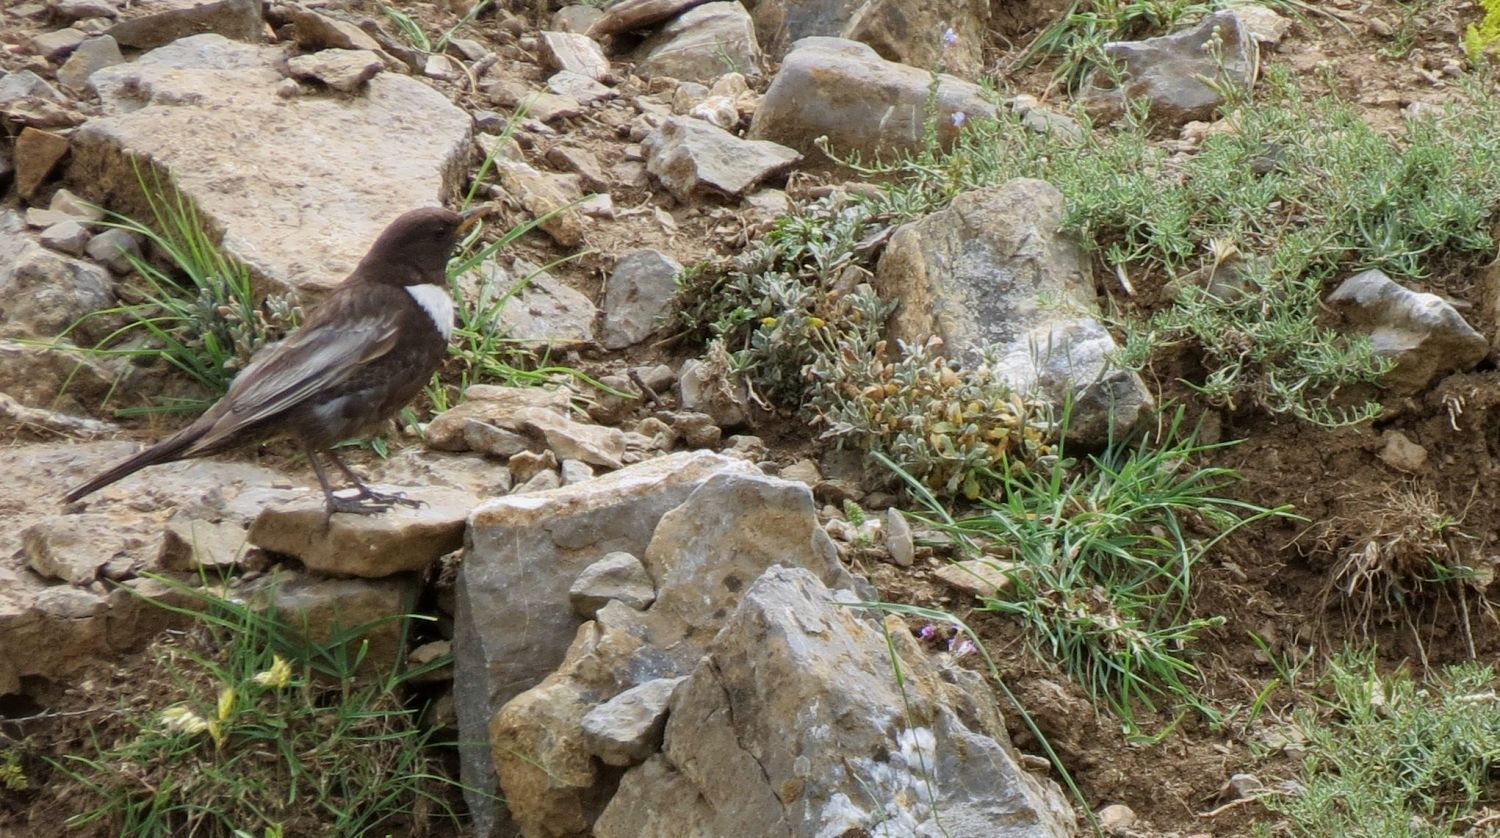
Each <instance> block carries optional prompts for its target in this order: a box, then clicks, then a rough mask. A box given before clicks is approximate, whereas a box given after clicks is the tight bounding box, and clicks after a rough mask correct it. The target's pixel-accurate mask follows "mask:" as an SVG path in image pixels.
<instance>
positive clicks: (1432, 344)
mask: <svg viewBox="0 0 1500 838" xmlns="http://www.w3.org/2000/svg"><path fill="white" fill-rule="evenodd" d="M1328 304H1329V305H1330V306H1332V307H1333V309H1334V310H1335V311H1338V312H1339V313H1340V314H1342V315H1343V316H1344V318H1345V320H1346V321H1348V322H1349V323H1351V324H1352V325H1353V326H1354V327H1355V328H1356V329H1359V330H1361V331H1363V332H1365V333H1366V334H1368V335H1369V337H1370V342H1371V343H1372V344H1373V345H1374V347H1375V353H1376V354H1377V355H1381V356H1384V357H1387V358H1390V359H1392V360H1394V361H1395V362H1396V366H1395V368H1394V369H1392V370H1391V371H1390V372H1388V373H1386V375H1385V378H1384V379H1382V380H1383V381H1384V383H1385V384H1386V385H1387V386H1389V387H1391V388H1392V389H1393V390H1395V391H1396V392H1398V393H1401V394H1403V395H1411V394H1414V393H1418V392H1421V391H1422V390H1425V389H1426V388H1427V387H1428V386H1429V385H1431V384H1433V383H1434V382H1436V381H1437V380H1438V379H1440V378H1443V377H1445V376H1447V375H1449V374H1451V373H1455V372H1461V371H1464V370H1469V369H1473V367H1474V365H1475V364H1478V363H1479V362H1480V361H1482V360H1484V357H1485V355H1487V354H1488V353H1489V342H1488V341H1486V340H1485V339H1484V335H1482V334H1480V333H1479V332H1478V331H1477V330H1475V329H1474V327H1473V326H1470V325H1469V323H1468V321H1467V320H1464V318H1463V315H1461V314H1459V313H1458V311H1457V310H1456V309H1454V308H1453V306H1451V305H1449V304H1448V302H1447V301H1446V300H1444V299H1443V298H1442V297H1439V296H1437V295H1436V294H1423V293H1421V292H1419V291H1412V290H1411V289H1409V288H1405V287H1403V286H1402V285H1400V284H1399V283H1397V282H1395V281H1393V280H1392V279H1391V278H1390V277H1388V276H1386V275H1385V274H1384V273H1382V272H1380V271H1378V270H1369V271H1364V272H1363V273H1358V274H1355V275H1354V276H1351V277H1349V278H1348V279H1346V280H1344V281H1343V282H1342V283H1340V284H1339V287H1338V288H1336V289H1334V291H1333V293H1332V294H1329V295H1328Z"/></svg>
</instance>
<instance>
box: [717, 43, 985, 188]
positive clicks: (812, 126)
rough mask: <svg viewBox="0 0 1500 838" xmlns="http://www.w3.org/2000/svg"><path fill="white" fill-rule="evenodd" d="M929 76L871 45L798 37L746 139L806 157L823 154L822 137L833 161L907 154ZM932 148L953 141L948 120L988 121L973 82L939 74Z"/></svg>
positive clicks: (922, 129)
mask: <svg viewBox="0 0 1500 838" xmlns="http://www.w3.org/2000/svg"><path fill="white" fill-rule="evenodd" d="M931 86H932V73H931V72H929V71H927V70H923V69H920V68H917V67H912V66H909V65H906V64H897V63H895V62H893V61H887V60H885V59H884V58H881V57H880V55H879V54H878V53H876V52H875V50H874V49H872V48H871V47H869V46H867V45H865V44H861V43H857V42H855V41H848V40H843V39H839V38H804V39H802V40H801V41H798V42H797V43H795V44H793V45H792V50H791V52H789V53H787V56H786V59H785V60H784V61H783V62H782V64H781V69H780V70H779V71H778V72H777V73H776V77H775V78H774V79H772V81H771V87H770V88H769V89H768V90H767V91H766V96H765V99H764V100H763V101H762V102H761V104H760V107H759V108H757V109H756V111H755V116H754V118H753V119H752V120H751V122H750V132H749V134H748V135H747V136H749V137H750V138H751V139H755V140H770V141H772V142H775V143H780V144H781V145H784V146H790V147H791V148H794V149H797V150H798V151H800V152H802V153H803V154H806V155H808V157H809V158H811V159H824V158H825V155H824V154H823V153H822V152H821V151H820V150H819V149H818V147H817V144H816V143H815V142H814V141H815V140H817V139H818V138H819V137H824V136H826V137H827V138H828V144H829V146H830V147H831V150H832V151H833V152H834V153H835V154H838V155H848V154H850V153H852V152H858V153H859V154H862V155H865V156H866V157H868V156H871V155H878V154H891V153H893V152H912V151H917V150H919V149H920V148H921V147H922V143H923V141H924V138H925V136H926V125H927V113H928V102H929V99H930V98H931V91H930V88H931ZM936 107H937V129H938V142H939V144H941V145H942V146H943V147H945V148H946V147H948V146H950V145H952V143H953V141H954V139H955V138H957V136H958V127H957V125H956V124H955V121H954V114H957V113H963V114H964V115H965V118H967V119H975V118H979V117H993V116H994V115H995V113H996V109H995V106H994V105H993V104H991V103H990V102H989V101H988V100H987V99H986V98H985V95H984V91H983V90H982V89H981V88H980V87H979V85H977V84H973V83H970V82H966V81H964V80H962V79H959V78H955V77H954V76H950V75H946V74H943V75H940V76H939V77H938V86H937V98H936Z"/></svg>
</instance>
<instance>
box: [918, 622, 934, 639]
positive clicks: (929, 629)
mask: <svg viewBox="0 0 1500 838" xmlns="http://www.w3.org/2000/svg"><path fill="white" fill-rule="evenodd" d="M937 630H938V629H937V626H936V625H935V624H933V623H928V624H927V625H925V626H922V627H921V628H919V629H917V636H918V637H920V638H922V639H923V640H928V641H930V640H932V639H933V638H935V637H937Z"/></svg>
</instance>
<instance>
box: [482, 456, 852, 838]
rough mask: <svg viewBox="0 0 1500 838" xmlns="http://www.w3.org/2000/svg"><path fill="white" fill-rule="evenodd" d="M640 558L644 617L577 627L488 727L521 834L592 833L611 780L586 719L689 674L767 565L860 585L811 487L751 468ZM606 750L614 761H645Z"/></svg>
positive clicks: (674, 524) (700, 498)
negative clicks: (549, 664) (542, 676)
mask: <svg viewBox="0 0 1500 838" xmlns="http://www.w3.org/2000/svg"><path fill="white" fill-rule="evenodd" d="M642 561H643V563H644V564H645V566H646V570H647V572H648V573H649V574H650V575H651V578H652V579H653V580H655V581H656V584H657V596H656V600H655V602H653V603H652V604H651V606H650V607H649V608H647V609H646V610H645V611H636V610H634V609H632V608H630V607H628V606H626V605H624V604H621V603H618V602H611V603H609V604H607V605H605V606H604V607H603V608H601V609H600V610H599V612H598V614H597V615H596V617H595V619H594V621H593V622H591V623H587V624H585V625H583V626H582V627H581V628H580V629H579V630H578V633H577V636H576V638H575V640H574V641H573V644H572V646H571V647H570V648H569V649H568V653H567V657H566V658H565V659H564V661H563V663H562V665H561V667H559V668H558V670H557V671H556V672H554V673H553V674H552V675H550V676H548V677H547V678H546V680H544V681H542V683H540V684H538V685H537V686H536V687H534V688H532V689H530V690H528V691H526V692H525V693H522V694H521V695H518V696H516V698H514V699H513V700H511V701H510V702H509V703H508V704H506V705H505V706H504V707H503V708H502V709H501V710H500V712H499V713H497V714H496V715H495V716H494V718H493V720H492V721H491V723H490V726H489V733H490V745H491V749H492V756H493V758H494V760H495V765H496V768H497V770H498V773H499V777H500V785H501V789H502V791H503V793H504V794H503V796H504V798H505V800H506V803H507V806H508V807H509V808H510V812H511V814H512V816H513V817H514V818H515V820H516V823H517V824H518V825H519V826H520V827H521V830H522V832H523V833H524V834H528V835H531V834H537V835H540V834H549V835H559V836H562V835H570V836H571V835H576V836H583V835H586V834H588V830H589V828H590V825H591V824H592V823H593V821H594V820H595V818H596V817H597V816H598V814H599V812H600V809H601V807H602V806H603V804H604V802H605V801H607V799H608V798H609V795H610V794H611V792H612V790H613V780H612V777H611V776H610V774H609V773H608V772H605V771H602V770H601V769H600V766H599V763H598V761H597V760H596V759H595V755H596V751H597V750H598V749H600V748H601V742H600V741H599V740H598V738H597V737H595V736H591V735H589V734H586V733H585V726H584V719H585V718H587V717H588V715H589V714H590V713H593V712H595V711H596V709H597V708H598V707H599V706H601V705H603V704H605V703H606V702H608V701H609V700H610V699H612V698H614V697H616V696H618V695H620V694H621V693H624V692H625V691H627V690H629V689H630V688H632V687H637V686H640V685H641V684H644V683H646V682H648V681H653V680H657V679H663V678H676V677H680V676H683V675H687V674H688V673H690V672H691V671H692V670H693V669H694V667H696V666H697V664H698V661H699V660H700V658H701V657H702V655H703V653H704V651H705V650H706V649H707V648H708V645H709V643H710V642H711V641H712V638H713V637H714V635H715V634H716V633H717V632H718V630H719V628H720V626H721V625H723V622H724V620H725V618H726V617H728V615H729V614H731V613H732V612H733V611H734V608H735V606H736V604H737V603H738V602H739V600H740V597H741V596H743V595H744V592H745V591H746V590H747V589H748V588H749V586H750V584H751V583H752V582H753V581H754V580H755V579H756V578H758V577H759V576H760V574H762V573H763V572H765V570H766V568H768V567H771V566H772V565H776V564H778V563H785V564H788V565H791V566H796V567H802V568H806V569H807V570H809V571H811V572H812V574H813V575H814V576H815V577H816V578H818V579H822V580H824V581H826V582H828V583H830V584H834V585H836V586H838V587H841V588H852V587H854V586H855V585H856V582H855V580H854V579H853V578H852V577H851V576H849V574H848V573H847V572H846V571H845V570H844V569H843V567H842V565H840V563H839V560H838V551H837V549H836V548H835V547H834V544H833V542H832V541H831V540H830V539H829V538H828V535H827V534H826V533H825V532H823V528H822V527H821V526H819V524H818V520H817V514H816V511H815V506H814V504H813V498H812V493H811V492H810V491H809V490H808V489H807V487H806V486H803V485H802V484H800V483H793V482H791V481H787V480H781V479H778V478H773V477H767V476H765V475H762V474H759V473H753V472H752V473H747V472H743V471H741V472H725V473H719V474H716V475H714V476H712V477H709V478H708V479H707V480H705V481H704V482H703V483H702V484H701V485H700V486H698V487H697V488H696V489H695V490H694V491H693V492H692V493H691V494H690V495H689V496H688V497H687V499H686V500H684V501H683V502H682V503H681V505H679V506H677V507H676V508H675V509H673V510H671V511H670V512H668V513H666V514H665V515H663V516H662V517H661V519H660V522H659V523H658V524H657V525H656V528H655V532H654V533H653V534H652V536H651V543H650V545H649V546H648V547H647V548H646V551H645V553H644V555H643V559H642ZM599 712H601V713H603V712H605V711H599ZM596 721H597V717H596ZM668 724H669V725H670V721H669V722H668ZM595 732H596V733H597V730H596V731H595ZM605 750H607V751H608V752H609V753H610V756H611V758H612V759H613V758H616V757H619V758H629V759H631V760H636V761H638V760H639V758H640V757H641V756H642V755H643V754H642V752H641V751H639V750H636V751H633V752H631V753H629V754H627V753H621V752H617V751H615V750H614V749H613V748H605ZM738 834H747V835H758V834H761V833H760V832H758V831H756V830H753V829H751V830H750V831H747V832H743V833H738Z"/></svg>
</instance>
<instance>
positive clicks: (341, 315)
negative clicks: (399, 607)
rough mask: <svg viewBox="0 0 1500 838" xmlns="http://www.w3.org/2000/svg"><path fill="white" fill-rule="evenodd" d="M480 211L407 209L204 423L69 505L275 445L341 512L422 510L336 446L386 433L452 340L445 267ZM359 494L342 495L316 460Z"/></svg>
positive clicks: (133, 460) (329, 508)
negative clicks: (203, 460) (146, 471)
mask: <svg viewBox="0 0 1500 838" xmlns="http://www.w3.org/2000/svg"><path fill="white" fill-rule="evenodd" d="M482 215H483V210H481V209H475V210H469V211H467V212H462V213H460V212H453V211H450V210H447V209H443V208H441V207H424V208H421V209H415V210H411V211H410V212H407V213H405V214H403V215H401V216H400V217H398V218H397V219H396V220H395V221H392V222H391V223H390V225H389V226H387V227H386V228H385V230H384V231H383V232H382V233H381V234H380V236H379V237H378V238H376V240H375V243H374V244H373V245H371V247H370V250H369V252H367V253H366V254H365V256H364V258H363V259H361V260H360V262H359V264H358V266H356V267H355V269H354V271H353V273H351V274H349V276H348V277H347V278H345V279H344V281H343V282H341V283H339V284H338V285H337V286H335V287H334V289H333V290H332V291H331V292H330V293H329V294H328V296H327V297H326V298H324V300H323V301H322V302H321V303H319V304H318V305H317V306H316V307H315V308H313V310H312V311H311V312H309V314H308V315H307V318H306V320H305V321H304V322H303V323H302V325H301V327H300V328H299V329H297V330H296V331H294V332H292V333H291V334H290V335H288V336H287V337H286V338H285V339H284V340H282V341H280V342H278V343H274V344H270V345H267V346H265V347H262V348H261V349H260V350H258V351H257V352H256V353H255V354H254V355H253V356H251V358H250V361H249V363H248V364H246V366H245V369H244V370H243V371H241V372H240V374H239V375H237V376H236V377H235V378H234V380H233V381H232V382H231V383H230V385H229V390H228V392H227V393H225V394H224V397H223V398H221V399H219V401H218V402H216V403H215V404H214V405H213V406H212V407H210V408H209V409H208V410H207V411H205V412H204V413H203V415H202V416H200V417H198V419H197V420H196V421H194V422H193V423H192V424H190V425H188V426H187V427H185V428H183V429H182V430H180V431H178V432H177V433H175V434H173V435H171V436H169V437H167V438H166V439H164V440H162V441H160V442H158V443H156V444H155V445H152V446H149V447H148V448H146V449H144V450H142V451H140V452H139V453H137V454H136V455H134V456H132V457H130V458H129V459H127V460H125V461H124V462H121V463H119V464H118V465H116V466H114V467H113V468H110V469H109V470H107V471H105V472H104V473H103V474H100V475H99V476H97V477H95V478H93V479H92V480H89V481H88V482H87V483H84V484H82V485H80V486H78V487H76V488H74V489H71V490H69V491H68V492H67V494H65V495H64V496H63V498H64V500H65V501H66V502H67V503H72V502H74V501H77V500H79V499H80V498H83V497H84V496H86V495H89V494H91V493H93V492H96V491H98V490H99V489H102V488H104V487H105V486H108V485H109V484H111V483H114V482H115V481H117V480H121V479H123V478H125V477H127V476H129V475H131V474H134V473H135V472H137V471H139V470H141V469H143V468H146V467H147V466H153V465H159V464H161V463H169V462H174V461H177V460H183V459H188V458H192V457H201V456H205V455H208V454H216V453H219V452H222V451H226V450H228V449H231V448H237V447H239V446H242V445H247V444H250V443H254V442H260V441H264V440H267V439H270V438H274V437H282V436H284V437H291V438H292V439H294V440H296V441H297V442H298V443H300V444H301V446H302V450H303V452H304V453H305V454H306V456H307V458H308V460H309V461H310V462H311V463H312V468H313V472H314V473H315V474H316V475H317V477H318V484H319V485H320V486H321V487H322V489H323V498H324V503H325V507H324V508H325V512H324V522H325V524H326V523H327V522H328V520H329V519H330V518H331V517H332V515H333V514H334V513H336V512H347V513H352V514H359V515H372V514H378V513H381V512H384V511H386V510H388V509H390V508H392V507H393V506H395V505H397V504H400V505H403V506H419V505H420V502H417V501H413V500H410V499H408V498H406V497H405V496H403V495H401V494H398V493H389V494H387V493H383V492H376V491H375V490H373V489H371V488H370V487H369V486H368V485H366V484H365V482H364V481H363V480H361V479H360V477H359V475H357V474H355V472H354V470H353V469H351V468H350V467H349V466H348V464H346V463H345V462H344V461H343V460H342V459H340V458H339V456H338V454H336V453H335V452H334V451H333V446H335V445H337V444H338V443H340V442H343V441H345V440H348V439H353V438H357V437H360V436H363V435H366V434H368V433H370V432H371V431H373V430H376V429H378V428H379V427H380V426H381V424H383V423H384V422H385V421H386V420H387V419H389V418H390V417H391V416H392V415H394V414H395V413H396V411H398V410H400V409H401V408H402V407H403V406H404V405H405V404H406V403H407V402H409V401H411V399H412V398H413V397H414V396H416V395H417V393H418V392H419V391H421V389H422V387H423V386H424V385H425V384H426V383H427V382H428V381H429V380H430V379H431V378H432V374H433V372H434V371H436V370H437V368H438V366H439V365H440V364H441V363H442V360H443V357H444V355H445V354H446V353H447V348H448V341H449V339H450V338H451V337H452V335H453V298H452V296H450V295H449V293H448V287H447V268H448V260H449V258H450V257H451V256H452V254H453V250H454V248H455V247H456V246H457V243H458V241H459V238H460V237H461V236H463V235H464V234H465V233H467V232H468V230H469V229H471V228H472V227H473V225H474V224H475V223H476V222H477V221H478V220H479V218H480V217H481V216H482ZM320 452H321V453H323V454H326V455H327V456H328V459H329V460H330V461H332V463H333V464H334V465H335V466H337V467H338V469H339V471H341V472H343V473H344V476H345V477H347V478H349V480H350V481H351V482H352V483H353V485H354V486H355V487H356V489H357V490H358V491H357V492H356V493H355V494H354V495H352V496H348V495H342V496H341V495H337V494H335V492H334V489H333V487H332V485H331V484H330V483H329V482H328V475H327V473H326V472H325V471H324V468H323V465H322V464H321V463H320V462H319V461H318V454H319V453H320Z"/></svg>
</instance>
